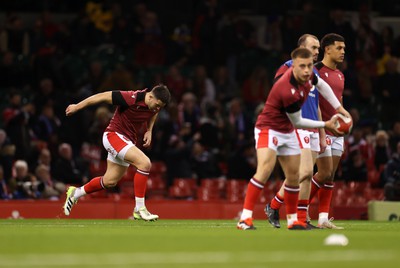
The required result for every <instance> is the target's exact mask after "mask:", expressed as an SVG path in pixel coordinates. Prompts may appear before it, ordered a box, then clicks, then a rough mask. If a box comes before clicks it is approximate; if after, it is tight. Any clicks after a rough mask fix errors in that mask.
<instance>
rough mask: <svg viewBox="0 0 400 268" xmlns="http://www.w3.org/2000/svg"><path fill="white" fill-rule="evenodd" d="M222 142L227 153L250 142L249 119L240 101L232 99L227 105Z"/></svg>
mask: <svg viewBox="0 0 400 268" xmlns="http://www.w3.org/2000/svg"><path fill="white" fill-rule="evenodd" d="M227 109H228V113H227V116H226V118H225V120H226V122H225V129H224V140H225V146H226V147H227V148H226V150H227V152H228V153H229V152H233V151H235V150H236V149H238V148H239V147H240V146H241V145H242V144H245V143H246V142H247V141H249V140H251V138H252V136H251V132H252V131H253V127H252V121H251V118H250V117H249V116H248V115H247V114H246V112H245V110H244V107H243V103H242V100H241V99H239V98H234V99H233V100H231V101H230V102H229V103H228V105H227Z"/></svg>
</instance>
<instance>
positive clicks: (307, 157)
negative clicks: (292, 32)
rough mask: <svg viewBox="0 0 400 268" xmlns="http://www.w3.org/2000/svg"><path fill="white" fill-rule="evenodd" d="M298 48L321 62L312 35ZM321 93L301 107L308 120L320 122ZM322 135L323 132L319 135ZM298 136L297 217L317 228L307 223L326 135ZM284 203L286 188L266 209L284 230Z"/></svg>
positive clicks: (287, 65) (307, 132)
mask: <svg viewBox="0 0 400 268" xmlns="http://www.w3.org/2000/svg"><path fill="white" fill-rule="evenodd" d="M297 44H298V47H304V48H307V49H309V50H310V51H311V52H312V56H313V61H314V62H316V61H317V60H318V55H319V47H320V44H319V40H318V38H317V37H316V36H314V35H311V34H304V35H302V36H301V37H300V38H299V41H298V42H297ZM292 64H293V61H292V60H289V61H287V62H285V63H284V64H283V65H282V66H281V67H280V68H279V69H278V71H277V72H276V74H275V81H276V80H278V79H279V78H280V77H281V76H282V75H283V73H284V72H285V71H286V70H287V69H289V68H290V66H292ZM313 71H314V74H315V75H318V72H317V70H316V69H315V68H314V69H313ZM318 96H319V94H318V90H316V89H315V87H314V88H312V89H311V90H310V93H309V94H308V98H307V99H306V101H305V102H304V104H303V105H302V106H301V115H302V117H304V118H308V119H312V120H320V119H321V114H320V110H319V106H318ZM318 132H319V133H318ZM296 134H297V136H298V138H299V143H300V149H301V155H300V170H299V173H300V192H299V202H298V206H297V217H298V220H299V221H300V222H305V223H306V224H307V225H308V226H309V227H310V228H317V227H315V226H314V225H312V224H311V223H310V222H309V221H308V220H307V214H308V213H307V212H308V202H309V198H310V188H311V184H310V183H311V178H312V176H313V172H314V165H315V161H316V159H317V155H318V153H319V152H320V151H324V150H325V147H326V141H325V138H326V135H325V130H324V129H323V128H320V129H296ZM283 203H284V185H282V187H281V188H280V190H279V192H278V193H276V195H275V196H274V198H273V199H272V200H271V202H270V203H268V204H267V205H266V207H265V213H266V214H267V216H268V221H269V222H270V223H271V224H272V226H274V227H275V228H280V227H281V225H280V222H279V209H280V207H281V205H282V204H283Z"/></svg>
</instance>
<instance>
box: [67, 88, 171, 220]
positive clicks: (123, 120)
mask: <svg viewBox="0 0 400 268" xmlns="http://www.w3.org/2000/svg"><path fill="white" fill-rule="evenodd" d="M170 98H171V94H170V92H169V90H168V88H167V87H166V86H164V85H162V84H160V85H157V86H155V87H154V88H153V89H152V90H151V91H148V90H147V89H144V90H138V91H107V92H103V93H98V94H95V95H93V96H90V97H88V98H86V99H84V100H83V101H81V102H79V103H78V104H70V105H69V106H68V107H67V109H66V111H65V113H66V115H67V116H71V115H73V114H74V113H76V112H78V111H79V110H81V109H84V108H86V107H88V106H91V105H96V104H99V103H107V104H112V105H115V106H117V108H116V110H115V113H114V116H113V118H112V119H111V121H110V123H109V125H108V126H107V128H106V130H105V132H104V134H103V145H104V148H105V149H106V150H107V152H108V157H107V170H106V172H105V174H104V175H103V176H101V177H96V178H93V179H92V180H90V181H89V182H88V183H86V184H85V185H83V186H82V187H73V186H71V187H69V188H68V190H67V198H66V200H65V204H64V214H65V215H67V216H68V215H70V213H71V210H72V207H73V206H74V205H75V204H76V203H77V202H78V200H79V198H80V197H82V196H84V195H86V194H91V193H94V192H97V191H100V190H103V189H107V188H111V187H114V186H116V185H117V183H118V181H119V180H120V179H121V178H122V176H123V175H124V174H125V172H126V170H127V169H128V167H129V165H133V166H135V167H136V173H135V175H134V178H133V180H134V191H135V208H134V211H133V217H134V219H138V220H139V219H142V220H145V221H155V220H157V219H158V215H155V214H152V213H150V212H149V211H148V210H147V208H146V206H145V194H146V186H147V179H148V177H149V172H150V168H151V162H150V159H149V158H148V157H147V156H146V155H145V154H144V153H143V152H142V151H141V150H140V149H139V148H138V147H136V146H135V144H136V142H137V134H138V132H139V130H140V129H142V128H143V127H145V128H146V129H147V131H146V132H145V134H144V137H143V142H144V144H143V146H144V147H148V146H150V144H151V137H152V129H153V126H154V122H155V120H156V118H157V115H158V112H159V111H160V109H161V108H162V107H164V106H165V105H166V104H168V102H169V101H170Z"/></svg>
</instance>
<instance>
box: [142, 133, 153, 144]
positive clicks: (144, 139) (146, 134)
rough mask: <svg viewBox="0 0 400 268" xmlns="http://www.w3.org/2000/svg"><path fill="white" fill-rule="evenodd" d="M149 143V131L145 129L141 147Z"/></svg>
mask: <svg viewBox="0 0 400 268" xmlns="http://www.w3.org/2000/svg"><path fill="white" fill-rule="evenodd" d="M150 144H151V131H146V133H144V136H143V147H149V146H150Z"/></svg>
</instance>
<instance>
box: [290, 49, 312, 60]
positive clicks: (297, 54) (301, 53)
mask: <svg viewBox="0 0 400 268" xmlns="http://www.w3.org/2000/svg"><path fill="white" fill-rule="evenodd" d="M290 56H291V57H292V60H294V59H297V58H302V59H307V58H312V52H311V51H310V50H309V49H308V48H304V47H298V48H296V49H295V50H293V51H292V53H291V54H290Z"/></svg>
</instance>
